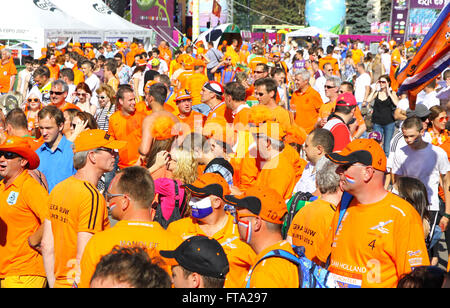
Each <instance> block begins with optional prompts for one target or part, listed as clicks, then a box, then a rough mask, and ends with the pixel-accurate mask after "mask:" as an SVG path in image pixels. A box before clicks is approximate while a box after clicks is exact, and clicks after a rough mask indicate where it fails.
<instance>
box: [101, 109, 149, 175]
mask: <svg viewBox="0 0 450 308" xmlns="http://www.w3.org/2000/svg"><path fill="white" fill-rule="evenodd" d="M145 117H146V114H145V113H143V112H138V111H136V112H135V113H134V115H130V116H124V115H122V113H121V112H120V110H118V111H116V112H114V113H113V114H112V115H111V117H110V118H109V130H108V132H109V134H110V135H111V136H112V137H114V138H115V139H117V140H124V141H127V142H128V143H127V146H126V147H124V148H122V149H120V150H119V167H120V168H126V167H130V166H133V165H134V164H135V163H136V161H137V160H138V158H139V152H138V151H139V146H140V145H141V140H142V122H143V121H144V118H145Z"/></svg>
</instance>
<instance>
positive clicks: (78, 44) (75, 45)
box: [73, 42, 81, 47]
mask: <svg viewBox="0 0 450 308" xmlns="http://www.w3.org/2000/svg"><path fill="white" fill-rule="evenodd" d="M73 46H74V47H81V44H80V43H79V42H76V43H75V44H73Z"/></svg>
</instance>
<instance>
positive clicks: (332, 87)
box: [325, 85, 336, 89]
mask: <svg viewBox="0 0 450 308" xmlns="http://www.w3.org/2000/svg"><path fill="white" fill-rule="evenodd" d="M334 88H336V87H334V86H329V85H325V89H334Z"/></svg>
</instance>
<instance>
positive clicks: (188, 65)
mask: <svg viewBox="0 0 450 308" xmlns="http://www.w3.org/2000/svg"><path fill="white" fill-rule="evenodd" d="M183 63H184V68H185V69H187V70H191V69H193V68H194V58H192V57H190V56H189V57H185V58H184V61H183Z"/></svg>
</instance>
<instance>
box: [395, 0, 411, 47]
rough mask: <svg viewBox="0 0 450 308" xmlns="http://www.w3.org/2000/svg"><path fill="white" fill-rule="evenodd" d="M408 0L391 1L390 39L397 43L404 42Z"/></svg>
mask: <svg viewBox="0 0 450 308" xmlns="http://www.w3.org/2000/svg"><path fill="white" fill-rule="evenodd" d="M409 1H410V0H393V1H392V12H391V38H392V39H393V40H394V41H396V42H397V44H398V43H402V42H404V41H405V36H406V26H407V21H408V2H409Z"/></svg>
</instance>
